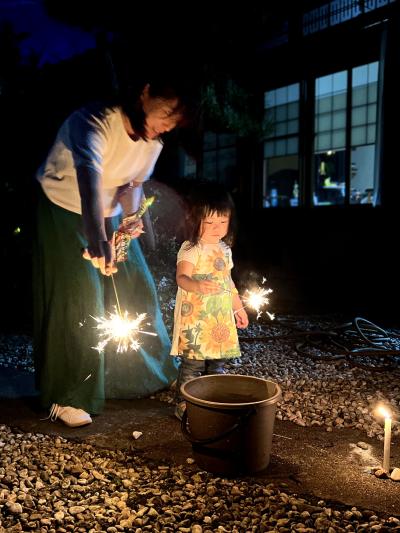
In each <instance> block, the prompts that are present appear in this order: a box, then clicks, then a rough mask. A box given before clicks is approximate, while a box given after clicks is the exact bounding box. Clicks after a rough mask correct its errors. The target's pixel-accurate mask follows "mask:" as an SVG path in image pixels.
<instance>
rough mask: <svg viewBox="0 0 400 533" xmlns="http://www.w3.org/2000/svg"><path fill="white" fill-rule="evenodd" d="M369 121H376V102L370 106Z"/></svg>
mask: <svg viewBox="0 0 400 533" xmlns="http://www.w3.org/2000/svg"><path fill="white" fill-rule="evenodd" d="M367 122H368V124H371V123H375V122H376V104H370V105H369V106H368V114H367Z"/></svg>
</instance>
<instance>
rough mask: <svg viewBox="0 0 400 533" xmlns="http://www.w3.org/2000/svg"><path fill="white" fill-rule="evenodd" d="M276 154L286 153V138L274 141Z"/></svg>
mask: <svg viewBox="0 0 400 533" xmlns="http://www.w3.org/2000/svg"><path fill="white" fill-rule="evenodd" d="M275 149H276V155H285V154H286V140H285V139H282V140H279V141H276V145H275Z"/></svg>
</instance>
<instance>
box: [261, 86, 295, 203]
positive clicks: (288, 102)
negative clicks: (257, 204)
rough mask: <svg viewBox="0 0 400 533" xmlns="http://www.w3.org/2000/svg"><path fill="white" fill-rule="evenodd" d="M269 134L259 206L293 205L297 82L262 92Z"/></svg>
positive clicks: (265, 145) (265, 143) (265, 148)
mask: <svg viewBox="0 0 400 533" xmlns="http://www.w3.org/2000/svg"><path fill="white" fill-rule="evenodd" d="M264 110H265V118H266V121H267V124H269V125H270V133H269V135H268V136H267V139H266V141H265V142H264V172H263V174H264V179H263V207H278V206H279V207H284V206H293V207H294V206H297V205H298V196H299V154H298V152H299V118H300V84H299V83H295V84H293V85H287V86H285V87H280V88H278V89H274V90H272V91H268V92H266V93H265V94H264Z"/></svg>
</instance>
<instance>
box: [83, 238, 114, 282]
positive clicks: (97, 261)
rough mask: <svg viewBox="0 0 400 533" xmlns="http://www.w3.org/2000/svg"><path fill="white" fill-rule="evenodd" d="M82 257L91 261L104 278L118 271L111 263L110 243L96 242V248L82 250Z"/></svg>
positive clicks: (89, 247)
mask: <svg viewBox="0 0 400 533" xmlns="http://www.w3.org/2000/svg"><path fill="white" fill-rule="evenodd" d="M82 257H83V258H84V259H87V260H88V261H91V262H92V265H93V266H94V267H95V268H99V269H100V272H101V273H102V274H103V275H104V276H111V274H115V272H117V271H118V269H117V267H116V266H115V264H114V262H113V258H112V249H111V243H110V242H108V241H98V244H97V246H88V248H85V249H84V250H83V253H82Z"/></svg>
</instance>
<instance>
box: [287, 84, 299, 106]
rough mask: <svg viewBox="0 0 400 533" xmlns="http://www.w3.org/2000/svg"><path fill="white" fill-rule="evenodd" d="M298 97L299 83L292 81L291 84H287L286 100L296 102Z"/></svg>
mask: <svg viewBox="0 0 400 533" xmlns="http://www.w3.org/2000/svg"><path fill="white" fill-rule="evenodd" d="M299 99H300V84H299V83H293V85H289V87H288V98H287V101H288V102H296V101H297V100H299Z"/></svg>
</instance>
